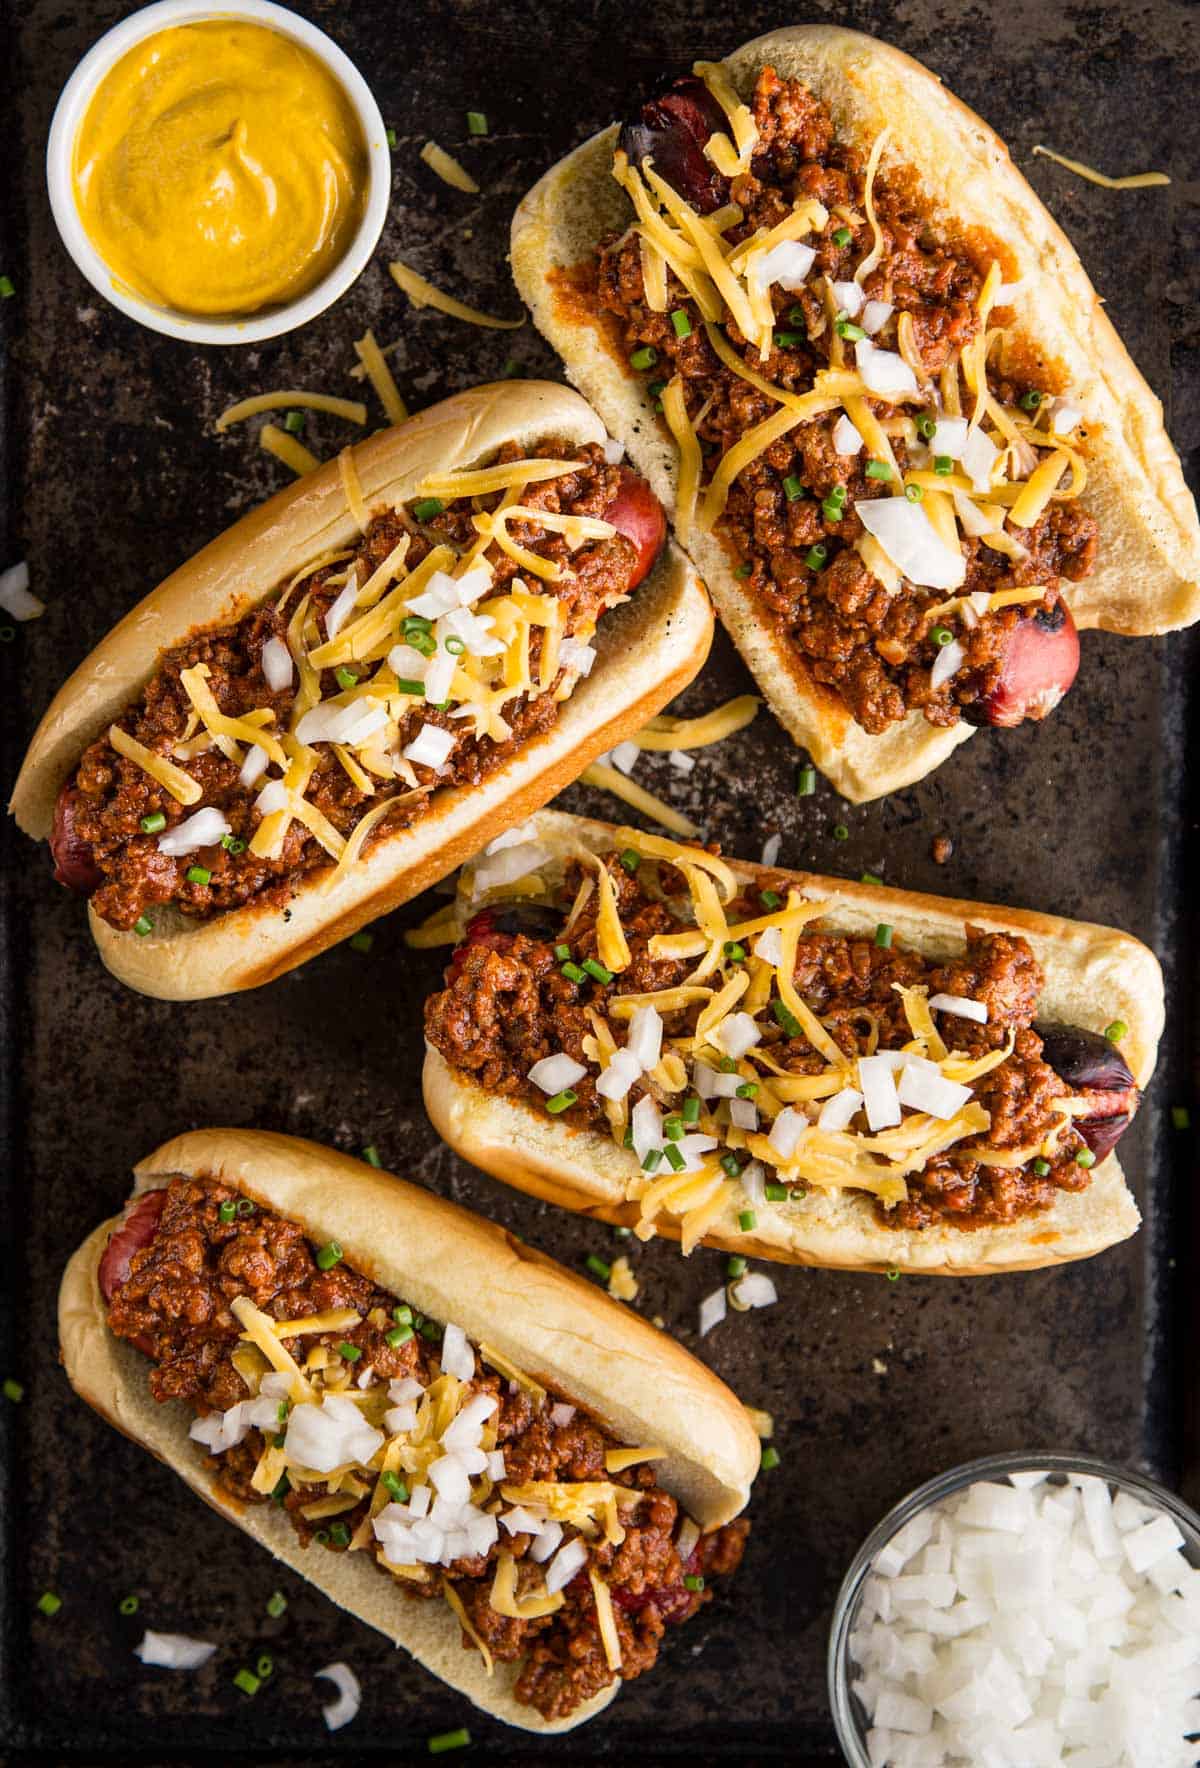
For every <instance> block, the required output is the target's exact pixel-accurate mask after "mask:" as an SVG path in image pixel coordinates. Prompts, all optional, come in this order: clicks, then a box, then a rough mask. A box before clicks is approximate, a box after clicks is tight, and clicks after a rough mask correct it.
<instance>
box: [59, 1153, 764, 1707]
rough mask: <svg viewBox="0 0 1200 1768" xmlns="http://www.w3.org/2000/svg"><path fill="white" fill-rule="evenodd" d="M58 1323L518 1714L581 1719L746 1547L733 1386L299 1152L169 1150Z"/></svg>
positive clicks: (213, 1498)
mask: <svg viewBox="0 0 1200 1768" xmlns="http://www.w3.org/2000/svg"><path fill="white" fill-rule="evenodd" d="M285 1322H286V1326H285V1324H284V1323H285ZM59 1330H60V1335H61V1342H62V1356H63V1362H64V1365H65V1367H66V1371H67V1374H68V1377H69V1378H70V1380H71V1383H72V1385H73V1386H74V1387H75V1388H76V1390H77V1391H78V1392H79V1393H80V1394H81V1396H82V1397H83V1398H84V1399H86V1400H87V1401H88V1403H89V1404H90V1405H92V1406H94V1407H95V1409H96V1410H97V1411H99V1412H100V1413H102V1414H103V1415H104V1416H105V1417H106V1418H108V1419H109V1420H110V1422H112V1423H113V1424H115V1425H116V1426H117V1427H118V1429H120V1430H123V1431H124V1432H125V1433H126V1435H128V1436H130V1437H132V1438H133V1439H134V1440H135V1441H137V1442H140V1443H141V1444H143V1446H144V1447H146V1448H148V1449H149V1450H150V1451H151V1453H152V1454H155V1455H157V1456H158V1457H159V1459H160V1460H162V1461H165V1462H166V1464H167V1465H168V1466H169V1467H171V1468H172V1469H173V1470H174V1471H175V1472H177V1473H178V1474H179V1475H180V1477H181V1478H182V1479H184V1480H185V1481H186V1483H187V1484H188V1485H189V1486H191V1488H192V1489H193V1491H195V1492H197V1493H198V1494H199V1496H200V1497H202V1498H204V1499H205V1501H206V1502H207V1503H209V1504H210V1505H212V1506H213V1508H215V1509H217V1510H218V1511H220V1512H221V1513H223V1514H225V1515H227V1516H229V1517H230V1518H231V1520H233V1521H235V1522H237V1524H238V1526H239V1527H241V1528H242V1529H244V1530H245V1532H246V1533H247V1534H249V1535H250V1536H252V1538H253V1539H255V1540H256V1541H258V1542H260V1543H261V1544H262V1545H264V1546H266V1547H268V1548H269V1549H270V1551H271V1552H272V1553H274V1554H275V1555H276V1557H277V1558H279V1559H281V1560H283V1561H284V1562H285V1563H286V1564H287V1565H289V1566H291V1567H292V1569H293V1570H295V1571H298V1572H300V1573H301V1574H302V1575H303V1576H305V1577H307V1578H308V1579H310V1581H311V1582H312V1583H314V1584H315V1585H316V1586H317V1587H318V1588H319V1589H321V1590H322V1591H324V1592H325V1594H326V1595H328V1596H330V1597H331V1598H332V1599H333V1600H334V1601H335V1602H337V1603H339V1604H340V1605H341V1606H342V1607H344V1608H346V1609H348V1610H349V1611H350V1612H351V1613H352V1614H354V1615H356V1616H357V1617H358V1618H359V1619H360V1620H364V1621H366V1622H367V1623H368V1624H369V1625H371V1626H373V1627H376V1628H378V1629H379V1630H380V1631H381V1632H383V1633H385V1634H387V1635H388V1637H389V1638H391V1639H392V1640H394V1641H395V1642H396V1643H397V1644H399V1645H403V1646H404V1647H405V1649H406V1650H407V1651H409V1652H410V1653H411V1654H412V1655H413V1656H414V1657H415V1658H416V1659H417V1660H418V1662H420V1663H421V1664H423V1665H424V1666H425V1667H426V1668H427V1669H430V1670H432V1671H433V1672H434V1673H435V1674H436V1675H438V1676H440V1677H441V1678H442V1680H443V1681H445V1682H448V1683H449V1684H450V1685H451V1686H452V1687H454V1688H457V1689H459V1690H461V1691H462V1692H463V1693H465V1694H467V1695H468V1696H469V1697H470V1699H471V1700H472V1701H474V1702H475V1704H476V1705H477V1706H480V1707H482V1708H483V1709H485V1710H486V1711H487V1712H489V1713H492V1714H493V1715H494V1716H495V1717H497V1718H500V1719H503V1720H505V1721H506V1722H507V1723H509V1724H512V1725H519V1726H523V1727H525V1728H526V1729H529V1730H545V1731H560V1730H566V1729H569V1728H570V1727H571V1726H574V1725H577V1724H579V1723H581V1722H582V1721H583V1720H585V1719H588V1718H591V1717H592V1716H593V1715H594V1714H595V1713H597V1712H598V1711H600V1710H601V1709H602V1708H603V1707H604V1706H606V1705H607V1704H608V1702H609V1700H611V1698H612V1696H613V1695H614V1694H615V1693H616V1691H617V1689H618V1688H619V1686H620V1682H621V1681H622V1680H626V1679H628V1678H630V1677H632V1676H636V1675H639V1674H641V1673H642V1672H643V1671H644V1670H648V1669H649V1668H650V1667H651V1666H652V1665H653V1663H654V1661H655V1658H656V1656H657V1652H658V1647H659V1643H660V1641H661V1640H662V1639H663V1637H664V1635H665V1634H667V1633H669V1631H670V1630H671V1629H672V1628H673V1627H674V1626H675V1625H677V1624H680V1623H682V1622H684V1621H687V1620H688V1619H690V1618H691V1617H692V1616H693V1615H695V1614H696V1613H697V1612H698V1611H699V1610H700V1609H701V1607H702V1606H703V1605H704V1604H705V1602H707V1601H708V1599H709V1597H710V1594H711V1585H712V1580H713V1579H714V1578H717V1577H720V1576H721V1575H723V1574H724V1573H727V1572H732V1571H733V1570H734V1569H735V1568H736V1565H737V1563H738V1560H739V1559H740V1557H741V1552H742V1547H743V1544H744V1539H745V1534H746V1524H745V1523H744V1522H734V1521H733V1518H734V1517H735V1516H736V1515H737V1513H738V1512H739V1511H740V1510H741V1509H742V1507H743V1506H744V1504H745V1502H746V1500H747V1497H748V1494H749V1488H750V1483H751V1480H752V1477H753V1475H754V1473H755V1471H756V1470H757V1466H758V1459H759V1450H758V1442H757V1438H756V1436H755V1433H754V1431H753V1429H752V1428H751V1426H750V1423H749V1421H748V1418H747V1414H746V1412H745V1411H744V1409H743V1408H742V1407H741V1405H740V1404H739V1403H738V1401H737V1400H736V1399H735V1397H734V1396H733V1394H732V1393H731V1392H730V1391H729V1389H728V1388H726V1387H725V1386H724V1385H723V1384H722V1383H721V1382H720V1381H718V1380H717V1379H716V1377H715V1376H714V1375H712V1374H711V1373H710V1372H709V1371H708V1370H707V1369H705V1368H703V1367H702V1366H701V1365H700V1364H699V1363H697V1362H696V1361H695V1360H694V1359H693V1358H691V1357H690V1356H688V1355H687V1353H686V1352H684V1351H683V1350H682V1349H681V1348H680V1347H679V1346H678V1345H676V1344H674V1343H673V1342H672V1341H671V1340H670V1339H669V1338H667V1337H665V1336H664V1335H663V1334H662V1333H660V1332H657V1331H655V1330H654V1329H653V1328H652V1327H650V1326H649V1325H647V1324H646V1323H645V1322H644V1321H642V1320H641V1319H640V1318H639V1317H638V1316H637V1315H636V1314H634V1313H632V1312H631V1311H630V1310H628V1309H625V1308H622V1307H620V1306H619V1305H618V1304H617V1303H615V1302H613V1301H610V1300H609V1298H608V1297H607V1296H606V1295H604V1294H603V1293H601V1292H599V1291H598V1290H597V1289H596V1288H595V1286H594V1285H591V1284H588V1283H586V1282H583V1281H581V1280H580V1279H578V1278H576V1277H574V1276H571V1275H570V1274H569V1273H568V1272H566V1271H564V1270H562V1269H561V1267H559V1266H558V1265H555V1264H554V1263H552V1261H550V1260H549V1259H546V1258H543V1257H542V1256H541V1255H540V1254H538V1253H535V1252H534V1251H532V1249H530V1248H529V1247H527V1246H524V1245H522V1244H521V1243H520V1242H519V1241H517V1240H515V1239H514V1238H513V1237H512V1236H511V1235H510V1234H507V1233H505V1232H504V1231H502V1230H501V1229H499V1228H497V1227H494V1226H492V1225H491V1224H489V1223H486V1222H484V1221H482V1220H480V1219H479V1218H477V1217H475V1216H472V1215H471V1214H469V1213H468V1212H467V1211H465V1210H461V1209H459V1208H457V1207H456V1206H455V1205H453V1204H449V1203H445V1202H443V1201H441V1200H440V1199H438V1198H434V1197H432V1196H430V1195H428V1194H427V1193H426V1192H424V1191H421V1190H418V1189H416V1188H415V1187H413V1186H410V1185H407V1184H405V1183H403V1182H402V1181H400V1180H397V1179H393V1178H392V1177H390V1176H389V1175H388V1174H384V1173H378V1172H375V1171H373V1170H372V1169H371V1168H369V1167H367V1166H365V1165H364V1164H363V1163H362V1162H360V1161H356V1160H352V1159H349V1158H348V1157H346V1156H344V1155H339V1154H334V1153H331V1152H329V1151H328V1150H326V1149H323V1148H318V1147H316V1146H315V1145H313V1144H312V1143H308V1142H300V1141H296V1140H294V1139H292V1138H290V1137H287V1136H276V1135H268V1134H265V1133H260V1132H256V1131H246V1130H199V1131H194V1132H191V1133H189V1134H187V1135H183V1136H180V1137H178V1138H177V1139H176V1140H175V1141H173V1142H169V1143H167V1144H166V1145H165V1146H164V1147H162V1148H160V1149H158V1150H157V1151H156V1153H154V1154H152V1155H150V1156H149V1157H148V1158H147V1159H146V1160H144V1161H143V1162H142V1163H141V1164H140V1165H139V1167H138V1168H137V1170H136V1185H135V1190H134V1194H133V1197H132V1198H131V1199H130V1202H129V1204H128V1205H127V1206H126V1210H125V1213H124V1215H123V1216H121V1217H118V1218H116V1219H115V1220H113V1221H110V1222H106V1223H104V1224H103V1225H102V1226H101V1227H99V1228H97V1229H96V1231H95V1232H94V1233H93V1234H92V1235H91V1236H90V1237H89V1238H88V1240H87V1241H85V1243H84V1244H83V1246H81V1247H80V1249H79V1250H78V1252H76V1254H75V1255H74V1257H73V1258H72V1260H71V1262H70V1264H69V1266H68V1267H67V1271H66V1274H65V1276H64V1279H63V1285H62V1291H61V1295H60V1299H59ZM147 1359H149V1361H148V1360H147Z"/></svg>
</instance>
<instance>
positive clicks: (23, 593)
mask: <svg viewBox="0 0 1200 1768" xmlns="http://www.w3.org/2000/svg"><path fill="white" fill-rule="evenodd" d="M0 608H3V609H4V612H5V613H6V614H8V615H10V616H11V617H12V619H14V620H36V619H37V617H38V615H39V614H44V613H45V612H46V604H45V602H43V601H40V600H39V599H38V597H37V596H35V595H34V593H33V591H32V590H31V589H30V587H29V566H28V565H27V564H26V562H25V560H24V559H22V560H21V561H20V563H19V564H16V565H10V566H9V567H8V569H7V571H0Z"/></svg>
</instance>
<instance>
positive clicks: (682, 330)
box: [671, 307, 692, 338]
mask: <svg viewBox="0 0 1200 1768" xmlns="http://www.w3.org/2000/svg"><path fill="white" fill-rule="evenodd" d="M671 324H672V325H673V326H674V328H675V336H676V337H677V338H690V337H691V335H692V322H691V320H690V319H689V318H688V316H687V314H686V313H685V312H684V310H683V308H682V307H676V309H675V311H674V313H672V315H671Z"/></svg>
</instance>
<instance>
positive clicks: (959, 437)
mask: <svg viewBox="0 0 1200 1768" xmlns="http://www.w3.org/2000/svg"><path fill="white" fill-rule="evenodd" d="M966 442H967V420H966V418H965V417H940V418H939V419H938V421H937V423H936V424H935V425H934V427H933V435H932V436H931V437H930V438H929V448H930V452H931V453H932V454H948V455H949V456H950V459H951V460H961V458H962V451H963V449H964V448H965V447H966Z"/></svg>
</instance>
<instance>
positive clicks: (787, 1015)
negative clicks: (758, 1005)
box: [771, 1001, 804, 1037]
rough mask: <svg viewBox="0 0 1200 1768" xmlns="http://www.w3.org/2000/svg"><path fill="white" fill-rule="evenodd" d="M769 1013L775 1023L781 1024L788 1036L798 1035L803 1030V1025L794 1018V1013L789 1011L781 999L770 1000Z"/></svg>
mask: <svg viewBox="0 0 1200 1768" xmlns="http://www.w3.org/2000/svg"><path fill="white" fill-rule="evenodd" d="M771 1013H772V1015H773V1017H774V1020H775V1023H776V1025H779V1026H781V1027H782V1028H783V1030H784V1031H786V1032H787V1034H788V1036H789V1037H799V1036H800V1033H801V1032H802V1031H803V1030H804V1027H803V1026H802V1025H801V1023H800V1021H799V1020H798V1019H797V1018H796V1015H795V1014H794V1013H793V1012H791V1010H790V1009H789V1008H787V1007H785V1006H784V1004H783V1002H782V1001H772V1002H771Z"/></svg>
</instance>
